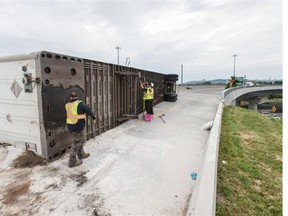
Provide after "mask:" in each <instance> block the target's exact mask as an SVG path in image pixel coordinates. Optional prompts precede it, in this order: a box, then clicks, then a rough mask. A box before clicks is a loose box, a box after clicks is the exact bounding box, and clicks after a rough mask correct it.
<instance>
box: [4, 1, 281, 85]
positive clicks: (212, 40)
mask: <svg viewBox="0 0 288 216" xmlns="http://www.w3.org/2000/svg"><path fill="white" fill-rule="evenodd" d="M0 24H1V25H0V26H1V28H0V44H1V46H0V56H5V55H13V54H21V53H30V52H35V51H41V50H47V51H51V52H56V53H60V54H67V55H72V56H76V57H81V58H88V59H93V60H97V61H103V62H108V63H114V64H117V50H116V49H115V48H116V46H120V47H121V49H120V52H119V54H120V55H119V59H120V64H122V65H125V62H126V59H127V58H128V57H129V59H130V65H129V66H131V67H135V68H141V69H145V70H150V71H155V72H159V73H164V74H169V73H170V74H171V73H172V74H175V73H176V74H179V75H180V71H181V64H183V71H184V82H186V81H190V80H202V79H206V80H209V79H217V78H225V79H226V78H229V77H230V76H231V75H233V70H234V57H232V55H233V54H237V57H236V71H235V73H236V76H244V75H246V76H247V78H248V79H269V78H271V79H282V1H281V0H187V1H184V0H176V1H174V0H162V1H159V0H153V1H152V0H117V1H116V0H115V1H112V0H102V1H100V0H91V1H88V0H86V1H80V0H79V1H76V0H74V1H73V0H62V1H60V0H58V1H56V0H54V1H52V0H50V1H44V0H34V1H33V0H30V1H28V0H18V1H16V0H0Z"/></svg>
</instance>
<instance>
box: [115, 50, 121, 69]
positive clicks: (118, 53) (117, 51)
mask: <svg viewBox="0 0 288 216" xmlns="http://www.w3.org/2000/svg"><path fill="white" fill-rule="evenodd" d="M116 49H117V59H118V65H119V50H120V49H121V47H119V46H117V47H116Z"/></svg>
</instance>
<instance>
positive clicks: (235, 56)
mask: <svg viewBox="0 0 288 216" xmlns="http://www.w3.org/2000/svg"><path fill="white" fill-rule="evenodd" d="M232 57H234V73H233V76H234V77H235V65H236V57H237V55H236V54H234V55H232Z"/></svg>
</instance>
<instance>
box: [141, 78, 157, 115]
mask: <svg viewBox="0 0 288 216" xmlns="http://www.w3.org/2000/svg"><path fill="white" fill-rule="evenodd" d="M140 85H141V88H142V89H143V101H144V104H145V110H146V112H147V114H149V115H153V114H154V113H153V100H154V85H153V83H147V82H146V83H145V84H144V83H140Z"/></svg>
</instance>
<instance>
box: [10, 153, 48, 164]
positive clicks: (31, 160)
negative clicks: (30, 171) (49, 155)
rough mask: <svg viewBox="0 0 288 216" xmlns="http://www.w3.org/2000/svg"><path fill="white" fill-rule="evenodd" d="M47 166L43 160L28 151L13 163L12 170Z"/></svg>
mask: <svg viewBox="0 0 288 216" xmlns="http://www.w3.org/2000/svg"><path fill="white" fill-rule="evenodd" d="M47 164H48V162H47V161H46V160H45V159H44V158H42V157H40V156H39V155H37V154H36V153H35V152H33V151H29V150H26V151H25V152H24V153H23V154H22V155H20V156H19V157H18V158H16V159H15V160H14V161H13V167H14V168H31V167H35V166H44V165H47Z"/></svg>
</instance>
